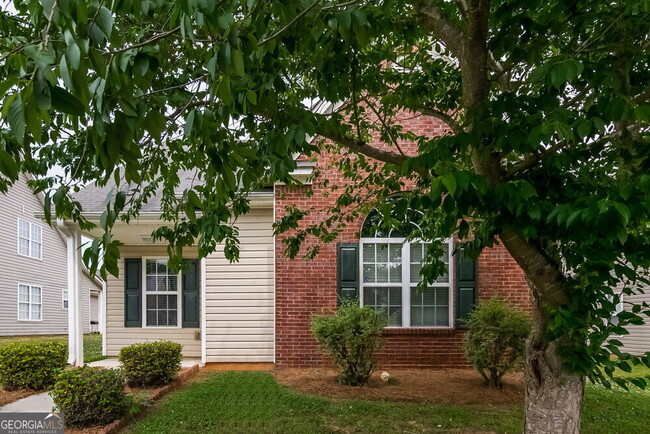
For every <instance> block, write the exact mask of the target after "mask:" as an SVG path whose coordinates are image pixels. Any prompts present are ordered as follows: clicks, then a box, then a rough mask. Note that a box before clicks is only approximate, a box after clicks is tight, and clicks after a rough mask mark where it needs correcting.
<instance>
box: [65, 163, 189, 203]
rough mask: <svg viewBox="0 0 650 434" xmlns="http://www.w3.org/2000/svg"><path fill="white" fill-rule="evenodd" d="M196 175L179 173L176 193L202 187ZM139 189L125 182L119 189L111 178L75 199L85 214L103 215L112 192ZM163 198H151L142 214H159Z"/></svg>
mask: <svg viewBox="0 0 650 434" xmlns="http://www.w3.org/2000/svg"><path fill="white" fill-rule="evenodd" d="M195 173H196V172H194V171H190V170H186V171H181V172H179V173H178V176H179V178H180V183H179V185H178V187H176V193H177V194H178V195H180V194H182V193H183V191H185V190H186V189H188V188H190V187H192V186H193V185H200V184H201V183H202V181H201V180H200V179H199V178H198V176H196V175H195ZM138 187H139V186H138V185H134V184H128V183H126V182H123V183H122V184H120V186H119V188H118V187H117V186H116V184H115V180H114V179H113V178H111V180H110V181H109V182H108V183H107V184H106V185H105V186H103V187H99V186H97V185H92V184H91V185H87V186H86V187H84V188H82V189H81V190H79V191H78V192H77V193H76V194H74V196H73V197H74V199H75V200H77V201H79V203H81V206H82V207H83V212H84V213H101V212H103V211H104V210H106V203H107V199H108V197H109V195H111V192H112V191H114V190H117V191H124V192H127V193H128V192H129V191H132V190H134V189H136V188H138ZM161 198H162V194H161V192H160V191H159V192H158V193H157V194H155V195H154V196H153V197H151V198H150V199H149V201H148V202H147V203H146V204H144V205H143V206H142V209H141V210H140V212H159V211H160V200H161Z"/></svg>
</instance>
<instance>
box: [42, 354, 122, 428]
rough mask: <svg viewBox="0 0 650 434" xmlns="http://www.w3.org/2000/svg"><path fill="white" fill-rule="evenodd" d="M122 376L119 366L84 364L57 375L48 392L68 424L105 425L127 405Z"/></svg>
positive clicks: (77, 425) (119, 416)
mask: <svg viewBox="0 0 650 434" xmlns="http://www.w3.org/2000/svg"><path fill="white" fill-rule="evenodd" d="M124 386H125V383H124V377H123V376H122V374H121V372H120V371H119V370H118V369H104V368H99V367H90V366H84V367H82V368H77V369H70V370H68V371H64V372H63V373H61V375H59V377H58V379H57V381H56V383H55V384H54V388H53V389H52V391H51V392H50V395H52V399H53V401H54V405H55V407H56V409H57V411H61V412H63V414H64V415H65V423H66V425H68V426H75V427H84V426H90V425H105V424H107V423H110V422H113V421H114V420H116V419H119V418H121V417H122V416H123V415H124V414H125V413H126V410H127V409H128V407H129V402H130V400H129V398H128V397H127V395H126V392H125V391H124Z"/></svg>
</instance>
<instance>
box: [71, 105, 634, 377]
mask: <svg viewBox="0 0 650 434" xmlns="http://www.w3.org/2000/svg"><path fill="white" fill-rule="evenodd" d="M402 124H403V126H404V128H405V129H410V130H411V131H414V132H415V133H417V134H428V135H431V134H443V133H444V131H445V129H446V126H445V124H443V123H442V122H441V121H438V120H437V119H435V118H412V117H410V118H409V119H406V120H404V121H403V122H402ZM337 157H338V156H337V155H336V154H333V153H330V152H325V151H324V152H323V153H321V154H320V155H319V156H318V159H317V161H315V162H310V161H307V160H306V159H299V160H298V169H297V171H296V173H295V176H296V177H297V178H298V179H300V180H301V181H303V182H304V185H303V186H300V187H289V186H286V185H274V186H269V187H268V188H265V189H263V190H260V191H256V192H253V193H252V194H251V195H250V200H251V211H250V212H249V213H248V214H246V215H244V216H242V217H240V218H239V219H238V221H237V222H236V225H237V227H238V228H239V234H240V235H239V240H240V243H241V246H240V247H241V253H240V260H239V262H237V263H230V262H229V261H228V260H227V259H226V258H225V257H224V255H223V253H222V251H221V249H219V248H218V249H217V251H215V252H214V253H212V254H211V255H209V256H208V257H207V258H204V259H200V260H199V259H198V258H197V251H196V250H193V249H187V250H186V251H185V252H184V257H186V258H195V259H194V260H193V261H192V265H191V266H190V267H189V268H188V269H186V270H185V272H184V273H182V274H180V273H179V274H176V273H172V272H170V270H169V269H168V267H167V259H166V257H167V250H166V245H164V244H162V243H154V242H153V241H152V237H151V233H152V231H153V230H154V229H156V228H157V227H159V226H160V225H161V224H164V223H163V222H162V221H161V220H160V201H159V199H160V198H159V197H155V198H153V200H150V201H149V203H147V204H146V205H145V206H144V207H143V209H142V212H141V213H140V215H139V217H138V218H137V219H134V220H132V221H131V223H130V224H128V225H127V224H124V223H119V222H118V223H116V225H115V226H114V227H113V231H112V233H113V234H114V236H115V237H116V238H117V239H119V240H120V241H121V242H123V243H124V246H122V247H121V252H120V253H121V259H120V261H119V278H114V277H110V278H109V279H108V281H107V286H106V314H105V318H106V324H105V345H104V351H105V353H106V354H105V355H107V356H109V357H115V356H117V354H118V353H119V351H120V348H122V347H124V346H126V345H130V344H133V343H135V342H141V341H147V340H156V339H160V338H163V339H168V340H172V341H176V342H178V343H181V344H182V345H183V354H184V357H186V358H196V359H200V360H201V361H202V362H203V363H249V364H256V366H259V365H258V364H268V365H270V364H276V365H277V366H279V367H307V366H325V365H327V364H329V363H330V362H329V361H328V360H326V358H325V357H324V356H323V354H322V353H321V352H320V351H319V349H318V346H317V344H316V341H315V340H314V338H313V336H312V335H311V332H310V318H311V316H312V315H313V314H314V313H328V312H333V311H334V310H335V309H336V306H337V300H338V298H339V297H344V298H355V297H358V299H359V300H360V303H362V304H364V305H366V306H370V307H372V308H374V309H377V310H381V311H384V312H387V313H388V314H389V317H390V324H389V327H387V328H385V330H384V335H385V338H386V347H385V348H384V349H383V350H382V352H381V353H380V355H379V358H380V360H379V362H380V364H381V365H383V366H405V367H406V366H410V367H455V366H464V365H466V361H465V359H464V356H463V350H462V336H463V333H464V332H463V330H462V329H461V327H460V322H459V318H461V317H463V316H464V315H466V314H467V312H468V311H470V310H471V309H472V307H473V305H474V303H475V301H476V300H477V299H482V298H491V297H492V296H494V295H498V296H500V297H502V298H504V299H506V300H508V301H509V302H510V303H511V304H513V305H515V306H519V307H522V308H524V309H528V308H529V307H530V303H531V297H530V290H529V288H528V285H527V283H526V281H525V278H524V274H523V272H522V270H521V269H520V268H519V266H518V265H517V264H516V262H515V261H514V260H513V259H512V257H511V256H510V255H509V253H508V252H507V251H506V249H505V248H504V247H503V246H501V245H496V246H495V247H494V248H490V249H485V250H484V251H483V252H482V254H481V255H480V257H479V258H478V260H476V261H474V260H470V259H466V258H465V259H459V257H458V255H454V254H453V252H454V243H455V241H454V240H446V244H447V248H446V251H447V254H446V256H445V258H444V260H445V261H446V264H447V270H446V273H445V274H444V275H443V276H441V277H440V278H438V280H437V281H436V282H435V283H434V284H432V285H430V287H429V288H427V289H426V290H424V291H423V292H418V291H417V290H416V288H415V286H416V285H417V282H418V281H419V279H420V276H419V270H420V268H421V267H422V262H423V252H424V245H423V244H421V243H415V242H405V241H406V239H405V238H404V235H403V234H402V235H399V234H381V233H377V232H373V231H372V230H371V228H370V227H371V225H370V224H366V223H365V221H366V220H365V219H364V218H359V219H357V220H356V221H354V222H351V223H350V224H348V226H347V227H346V229H345V230H344V232H343V233H342V234H341V235H340V236H339V238H338V240H337V241H336V242H332V243H329V244H326V245H324V246H322V248H321V249H320V253H319V255H318V256H317V257H316V258H315V259H313V260H306V259H288V258H287V257H285V255H284V253H283V252H284V247H285V246H284V245H283V244H282V238H283V237H282V236H277V237H274V235H273V230H272V225H273V223H274V221H276V220H277V219H279V218H280V217H281V216H282V215H284V212H285V208H286V207H287V206H289V205H296V206H298V207H299V208H301V209H306V208H318V209H325V208H328V207H329V206H331V205H333V204H334V201H335V195H332V194H328V193H329V192H330V191H331V190H330V188H327V187H325V186H324V185H323V183H322V181H323V180H328V182H329V184H330V185H332V184H337V185H341V186H342V185H344V184H345V182H346V180H345V179H344V178H343V176H342V175H341V173H339V172H338V171H337V170H336V169H335V168H334V167H333V166H332V164H331V163H332V162H333V161H334V159H336V158H337ZM194 178H195V177H194V176H192V175H191V174H185V175H184V176H181V183H180V185H179V191H178V194H182V192H183V190H185V189H186V188H188V187H190V186H191V185H192V183H194V182H197V181H196V180H195V179H194ZM126 188H128V187H126V186H116V185H114V184H113V185H108V186H106V187H103V188H96V187H87V188H86V189H84V190H82V191H81V192H80V193H79V194H78V196H77V200H79V202H80V203H81V204H82V206H83V209H84V212H85V215H86V216H87V217H88V218H90V219H91V220H93V219H94V220H96V221H97V220H99V217H100V215H101V213H102V212H103V211H104V210H105V209H106V203H105V198H106V197H107V196H108V194H109V193H110V190H111V189H113V190H114V189H126ZM319 218H322V214H319V213H311V214H309V215H308V216H307V217H306V219H305V220H306V223H315V222H316V221H317V219H319ZM370 218H372V217H370ZM70 226H71V227H70V230H75V229H74V227H73V226H72V225H70ZM99 234H100V232H89V233H87V234H86V235H88V236H98V235H99ZM76 260H78V258H76ZM646 349H647V348H646Z"/></svg>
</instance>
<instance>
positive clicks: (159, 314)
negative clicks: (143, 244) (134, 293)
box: [145, 259, 179, 327]
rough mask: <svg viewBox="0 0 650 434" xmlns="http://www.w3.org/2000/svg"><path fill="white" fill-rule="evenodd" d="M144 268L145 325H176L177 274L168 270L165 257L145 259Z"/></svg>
mask: <svg viewBox="0 0 650 434" xmlns="http://www.w3.org/2000/svg"><path fill="white" fill-rule="evenodd" d="M145 270H146V274H145V290H146V304H145V309H146V318H147V326H150V327H176V326H178V296H179V290H178V289H179V288H178V274H176V273H172V272H171V271H169V268H168V267H167V260H166V259H147V260H146V263H145Z"/></svg>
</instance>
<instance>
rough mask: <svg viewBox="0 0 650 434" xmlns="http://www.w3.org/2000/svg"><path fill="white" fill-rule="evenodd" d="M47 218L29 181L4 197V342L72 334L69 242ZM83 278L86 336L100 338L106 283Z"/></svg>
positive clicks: (0, 198) (0, 212)
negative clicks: (97, 334)
mask: <svg viewBox="0 0 650 434" xmlns="http://www.w3.org/2000/svg"><path fill="white" fill-rule="evenodd" d="M42 214H43V203H42V201H41V198H40V196H38V195H34V194H33V193H32V191H31V190H30V189H29V187H28V186H27V179H26V178H25V177H24V176H21V177H20V179H19V180H18V181H17V182H16V183H15V184H14V185H13V186H12V187H11V188H10V189H9V191H8V192H7V194H5V195H0V228H1V229H2V231H0V336H18V335H53V334H66V333H67V332H68V329H69V324H68V313H69V310H70V308H69V306H70V292H69V288H68V286H69V284H68V279H69V276H68V271H69V270H68V260H67V236H66V234H64V233H63V232H62V230H61V229H60V228H51V227H50V226H49V225H48V224H47V223H45V222H44V221H43V220H41V219H40V218H39V216H42ZM78 274H79V278H80V285H81V289H82V291H81V295H82V297H81V307H80V312H81V318H82V320H81V324H82V331H83V332H84V333H89V332H98V331H99V312H100V311H101V309H100V303H101V301H100V300H101V289H102V282H100V281H98V280H96V279H92V278H90V277H89V275H88V273H87V272H86V271H85V270H84V269H80V272H79V273H78ZM91 322H92V324H91Z"/></svg>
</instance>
